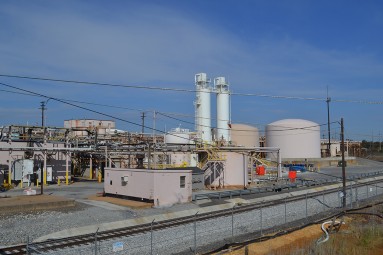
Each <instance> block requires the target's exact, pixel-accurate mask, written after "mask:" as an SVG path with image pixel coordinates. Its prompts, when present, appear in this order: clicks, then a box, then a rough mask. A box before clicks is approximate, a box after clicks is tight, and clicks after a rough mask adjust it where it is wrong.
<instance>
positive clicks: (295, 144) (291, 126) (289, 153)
mask: <svg viewBox="0 0 383 255" xmlns="http://www.w3.org/2000/svg"><path fill="white" fill-rule="evenodd" d="M266 146H267V147H278V148H280V149H281V150H280V154H281V158H282V159H310V158H311V159H313V158H320V157H321V154H320V127H319V125H318V124H317V123H315V122H312V121H308V120H302V119H285V120H279V121H276V122H273V123H270V124H268V125H267V126H266ZM268 157H269V158H276V155H274V154H271V153H270V154H268Z"/></svg>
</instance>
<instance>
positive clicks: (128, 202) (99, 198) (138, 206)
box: [88, 195, 153, 209]
mask: <svg viewBox="0 0 383 255" xmlns="http://www.w3.org/2000/svg"><path fill="white" fill-rule="evenodd" d="M88 199H89V200H96V201H104V202H108V203H111V204H115V205H120V206H126V207H131V208H136V209H143V208H150V207H152V206H153V204H152V203H146V202H140V201H134V200H127V199H122V198H115V197H103V196H98V195H92V196H89V197H88Z"/></svg>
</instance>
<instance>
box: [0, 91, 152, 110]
mask: <svg viewBox="0 0 383 255" xmlns="http://www.w3.org/2000/svg"><path fill="white" fill-rule="evenodd" d="M0 91H3V92H7V93H13V94H19V95H25V96H33V97H42V96H39V95H34V94H31V93H23V92H18V91H10V90H5V89H0ZM47 97H49V96H47ZM57 99H60V100H63V101H67V102H74V103H79V104H88V105H97V106H103V107H109V108H116V109H123V110H129V111H138V112H153V111H154V110H151V109H149V110H148V109H136V108H129V107H124V106H116V105H109V104H99V103H92V102H85V101H78V100H71V99H65V98H57Z"/></svg>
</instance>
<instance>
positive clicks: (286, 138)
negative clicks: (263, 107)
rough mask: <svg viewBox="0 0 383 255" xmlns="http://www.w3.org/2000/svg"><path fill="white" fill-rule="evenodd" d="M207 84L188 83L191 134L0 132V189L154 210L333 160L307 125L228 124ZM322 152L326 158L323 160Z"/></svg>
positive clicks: (222, 82) (96, 123)
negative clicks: (73, 191) (52, 187)
mask: <svg viewBox="0 0 383 255" xmlns="http://www.w3.org/2000/svg"><path fill="white" fill-rule="evenodd" d="M213 81H214V85H213V86H211V85H210V83H211V80H210V79H209V78H208V76H207V74H206V73H198V74H196V75H195V91H196V97H195V101H194V107H195V130H189V129H184V128H180V127H178V128H173V129H171V130H170V131H169V132H164V133H163V134H154V133H153V134H148V133H143V132H142V133H138V132H130V131H125V130H119V129H117V127H116V123H115V121H114V120H97V119H71V120H65V121H64V126H63V127H46V126H44V124H43V125H42V126H20V125H9V126H3V127H2V128H1V133H0V149H1V151H0V181H1V183H7V184H8V185H14V186H18V187H28V186H35V187H37V186H38V185H47V184H51V183H62V184H66V185H68V184H70V183H71V182H73V181H75V180H76V179H88V180H96V181H100V182H101V181H103V182H104V188H105V195H106V196H119V197H124V198H131V199H141V200H145V201H148V202H151V203H153V204H154V205H155V206H161V205H171V204H175V203H185V202H190V201H191V200H192V192H194V191H197V190H203V189H210V190H217V189H225V188H228V187H230V188H236V189H247V188H249V187H253V186H255V185H258V184H259V180H263V179H265V180H269V181H270V180H271V181H278V180H281V179H283V178H287V176H288V175H287V173H288V172H289V170H291V166H293V165H294V164H304V167H306V168H307V169H310V170H312V171H316V170H318V169H320V167H322V166H326V165H331V164H334V162H337V161H338V160H339V159H338V158H336V157H337V156H340V155H339V152H340V147H339V144H340V143H339V142H338V143H337V142H336V141H333V142H332V147H331V149H330V150H326V148H329V147H328V145H329V144H328V143H327V142H326V141H324V140H321V138H320V126H319V125H318V124H317V123H314V122H312V121H309V120H302V119H285V120H279V121H276V122H273V123H270V124H268V125H267V126H266V130H265V134H264V135H260V133H259V130H258V128H257V127H254V126H251V125H246V124H241V123H232V122H231V115H232V113H231V99H230V93H231V92H230V85H229V82H228V81H227V79H226V78H225V77H217V78H214V79H213ZM212 96H216V103H217V105H216V107H215V108H216V110H217V112H216V114H214V115H215V116H216V118H215V119H214V118H212V113H211V109H212V107H211V102H212V100H211V97H212ZM213 120H216V123H212V121H213ZM336 145H338V147H336ZM348 151H351V155H347V153H348ZM327 152H329V153H330V154H331V156H333V157H327V158H323V157H322V156H324V155H326V153H327ZM357 152H360V147H358V145H357V144H353V147H352V149H351V150H349V149H348V146H347V150H346V156H353V155H355V154H356V153H357ZM349 160H352V157H349ZM259 169H262V171H259ZM307 169H305V170H307Z"/></svg>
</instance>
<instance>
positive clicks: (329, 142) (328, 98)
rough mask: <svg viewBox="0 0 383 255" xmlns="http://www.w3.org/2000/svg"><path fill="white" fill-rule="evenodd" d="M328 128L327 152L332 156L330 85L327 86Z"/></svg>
mask: <svg viewBox="0 0 383 255" xmlns="http://www.w3.org/2000/svg"><path fill="white" fill-rule="evenodd" d="M326 102H327V129H328V144H327V153H328V156H329V157H331V137H330V133H331V132H330V102H331V98H330V97H329V96H328V86H327V100H326Z"/></svg>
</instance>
